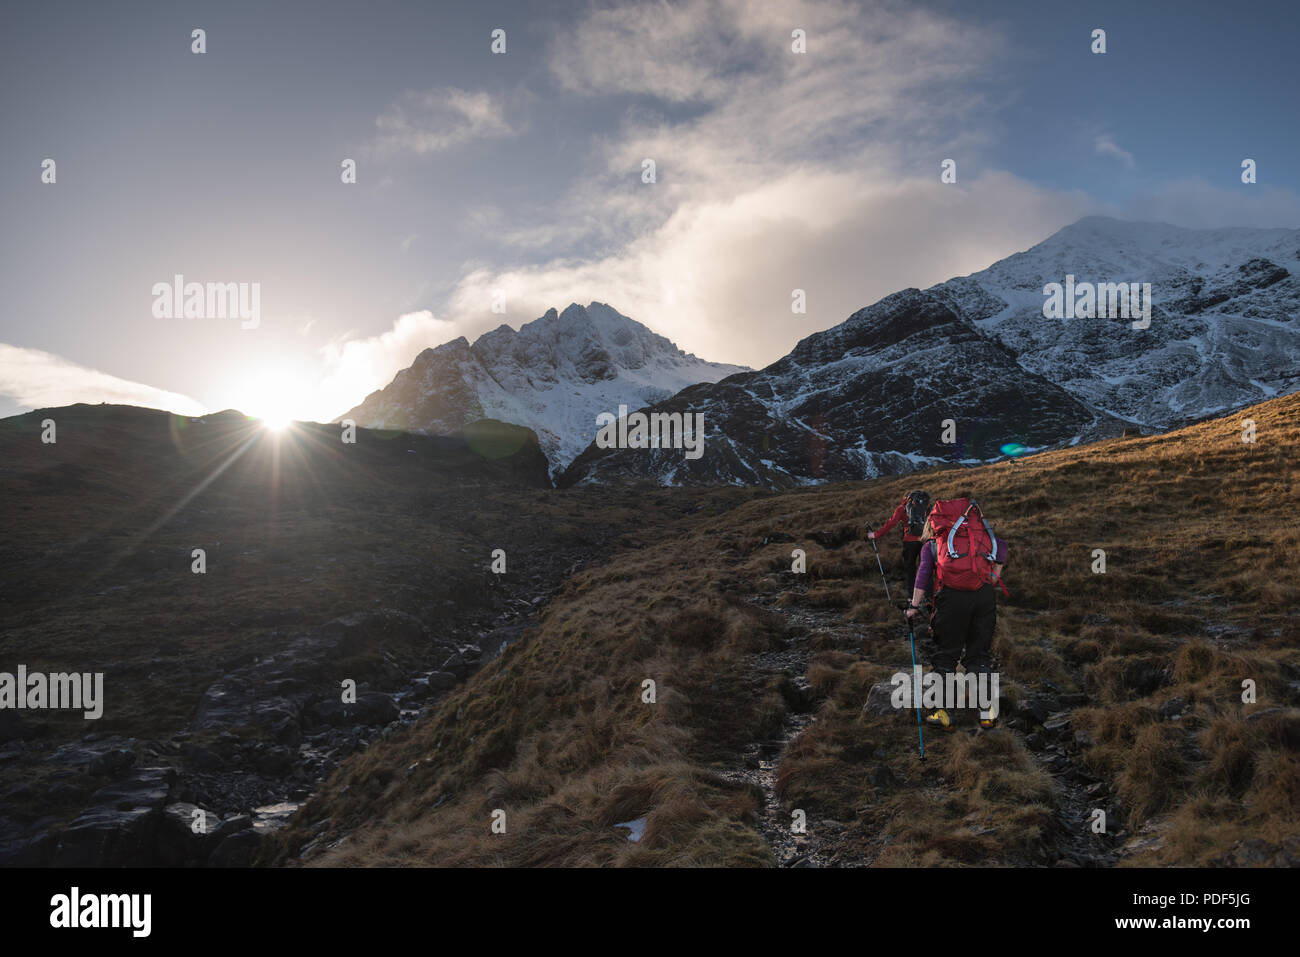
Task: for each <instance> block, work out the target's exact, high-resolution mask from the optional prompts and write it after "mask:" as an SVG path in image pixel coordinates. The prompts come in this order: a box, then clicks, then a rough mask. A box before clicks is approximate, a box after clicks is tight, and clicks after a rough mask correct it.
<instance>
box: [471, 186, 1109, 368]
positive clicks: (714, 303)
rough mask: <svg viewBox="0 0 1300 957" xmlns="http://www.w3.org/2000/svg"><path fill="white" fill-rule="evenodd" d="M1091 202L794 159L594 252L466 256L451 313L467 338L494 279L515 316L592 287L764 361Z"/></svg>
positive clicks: (707, 353)
mask: <svg viewBox="0 0 1300 957" xmlns="http://www.w3.org/2000/svg"><path fill="white" fill-rule="evenodd" d="M1096 211H1097V208H1096V206H1095V204H1093V203H1091V202H1090V201H1089V200H1088V199H1087V198H1086V197H1085V196H1084V195H1082V194H1081V193H1071V194H1058V193H1054V192H1052V191H1050V190H1044V189H1040V188H1038V187H1035V186H1033V185H1032V184H1029V183H1027V182H1025V181H1023V180H1020V179H1018V178H1016V177H1014V176H1011V175H1009V174H1006V173H986V174H983V175H981V176H979V177H978V178H976V179H975V180H974V181H973V182H971V183H968V184H965V185H953V186H944V185H941V184H940V183H939V180H938V175H937V172H936V175H935V177H934V178H933V179H932V180H931V179H919V178H917V179H911V180H905V181H903V182H891V181H888V180H878V181H871V182H867V181H864V180H863V179H862V178H861V177H860V176H855V175H852V174H847V173H834V172H824V171H823V172H817V171H806V170H796V171H792V172H791V173H789V174H788V175H787V176H785V177H783V178H781V179H779V180H777V181H774V182H772V183H770V184H767V185H765V186H762V187H758V188H755V189H753V190H751V191H749V192H747V193H746V194H744V195H743V196H738V197H734V198H730V199H726V200H718V201H708V200H704V199H701V200H696V201H691V202H688V203H685V204H683V205H682V206H681V207H680V208H679V209H678V210H677V211H676V212H675V213H674V214H673V216H672V217H671V218H670V219H669V221H668V222H667V223H665V224H664V226H663V227H662V228H660V229H658V230H655V231H654V232H652V233H650V234H648V235H647V236H645V237H643V238H642V239H640V240H637V241H636V242H634V243H632V244H630V245H629V246H628V247H627V248H626V249H624V250H621V251H619V252H618V253H615V254H613V255H610V256H608V257H605V258H602V259H596V260H591V261H574V260H557V261H554V262H551V263H547V264H542V265H538V266H533V267H526V268H521V269H513V270H507V271H503V272H495V271H493V270H490V269H485V268H480V269H476V270H474V271H473V272H471V273H469V274H468V275H467V276H465V277H464V278H463V280H462V281H461V283H460V285H459V286H458V287H457V289H456V291H455V293H454V295H453V298H452V301H451V303H450V307H449V309H450V312H449V314H450V315H452V316H455V317H456V319H457V321H456V325H457V328H459V329H461V330H462V331H463V332H464V333H465V334H467V335H470V336H471V338H472V336H473V335H474V334H476V333H477V332H482V331H485V330H486V329H488V328H491V327H492V326H495V325H498V324H499V323H500V320H501V318H502V317H500V316H494V315H491V314H490V312H489V309H490V304H491V301H492V300H491V292H492V290H493V289H495V288H501V289H503V290H505V292H506V302H507V304H508V307H509V315H508V316H507V317H506V318H507V319H508V320H509V322H510V324H511V325H514V326H518V325H519V324H520V323H522V322H526V321H529V320H531V319H534V318H536V317H537V316H539V315H541V314H542V312H543V311H545V309H547V308H548V307H550V306H555V307H557V308H563V307H564V305H566V304H567V303H569V302H571V301H575V300H576V301H579V302H583V303H585V302H588V301H590V300H593V299H595V300H599V301H602V302H608V303H610V304H612V305H614V306H615V307H616V308H618V309H619V310H620V311H621V312H624V313H625V314H627V315H629V316H631V317H632V318H634V319H637V320H639V321H641V322H644V323H646V324H647V325H648V326H650V327H651V328H652V329H654V330H655V331H657V332H659V333H661V334H663V335H666V336H668V337H669V338H671V339H673V340H674V341H675V342H677V344H678V345H679V346H681V347H682V348H684V349H686V350H687V351H691V352H696V353H697V354H699V355H701V356H702V357H704V358H706V359H713V360H717V361H726V362H736V363H742V364H746V365H752V366H762V365H766V364H768V363H769V362H772V361H774V360H776V359H777V358H779V357H781V356H782V355H784V354H785V353H786V352H788V351H789V350H790V348H791V347H792V346H793V345H794V343H795V342H796V341H798V340H799V339H801V338H803V337H804V336H806V335H809V334H810V333H813V332H816V331H818V330H821V329H825V328H828V327H830V326H832V325H835V324H837V323H839V322H841V321H843V320H844V319H845V318H847V317H848V316H849V315H850V314H851V313H853V312H854V311H856V310H857V309H860V308H861V307H863V306H866V305H869V304H871V303H872V302H875V301H876V300H877V299H880V298H881V297H883V296H886V295H888V294H890V293H893V292H897V291H898V290H899V289H903V288H906V287H907V286H909V285H911V286H919V287H925V286H929V285H932V284H933V283H936V282H942V281H944V280H946V279H950V278H952V277H953V276H959V275H965V274H967V273H970V272H975V271H977V270H979V269H983V268H984V267H986V266H988V265H989V264H990V263H992V262H994V261H995V260H997V259H1000V258H1002V257H1004V256H1008V255H1010V254H1011V253H1014V252H1017V251H1019V250H1022V249H1026V248H1028V247H1029V246H1031V245H1033V244H1034V243H1036V242H1039V241H1040V240H1042V239H1043V238H1045V237H1046V236H1048V235H1050V234H1051V233H1052V232H1055V231H1056V230H1057V229H1060V228H1061V227H1062V226H1065V225H1067V224H1068V223H1071V222H1073V221H1074V220H1076V219H1078V218H1079V217H1080V216H1083V215H1086V214H1088V213H1090V212H1096ZM796 288H798V289H803V290H805V292H806V293H807V297H808V314H807V315H795V314H792V313H791V312H790V300H791V291H792V290H793V289H796Z"/></svg>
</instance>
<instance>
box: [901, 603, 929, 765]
mask: <svg viewBox="0 0 1300 957" xmlns="http://www.w3.org/2000/svg"><path fill="white" fill-rule="evenodd" d="M906 607H910V606H906ZM906 614H907V613H906V612H904V617H906ZM907 637H908V640H909V641H910V642H911V643H912V681H913V682H914V684H915V685H920V682H919V681H917V680H916V632H915V631H914V630H913V629H912V619H911V618H908V619H907ZM913 691H914V692H915V695H914V696H915V697H916V699H917V700H916V737H917V738H918V739H919V740H920V742H921V760H922V761H924V760H925V732H924V731H923V730H922V726H921V700H920V699H921V696H920V691H921V689H920V687H914V688H913Z"/></svg>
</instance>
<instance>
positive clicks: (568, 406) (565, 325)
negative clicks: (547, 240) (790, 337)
mask: <svg viewBox="0 0 1300 957" xmlns="http://www.w3.org/2000/svg"><path fill="white" fill-rule="evenodd" d="M747 371H749V370H748V369H747V368H746V367H745V366H736V365H729V364H726V363H720V362H708V361H706V360H704V359H700V358H698V357H697V356H695V355H692V354H689V353H685V352H683V351H682V350H680V349H678V348H677V346H676V345H674V344H673V343H672V342H671V341H669V340H668V339H666V338H664V337H663V336H660V335H657V334H656V333H654V332H652V331H651V330H650V329H648V328H646V326H644V325H642V324H641V323H639V322H636V321H635V320H633V319H629V318H628V317H627V316H624V315H622V314H621V313H619V312H618V311H617V310H615V309H613V308H612V307H610V306H608V305H606V304H604V303H599V302H593V303H590V304H589V305H587V306H580V305H578V304H577V303H572V304H571V305H569V306H568V307H567V308H566V309H565V310H564V311H563V312H556V310H554V309H551V310H548V311H547V313H546V314H545V315H544V316H542V317H541V318H540V319H536V320H534V321H533V322H529V323H525V324H524V325H523V326H521V327H520V328H519V330H518V331H515V330H514V329H512V328H510V327H509V326H507V325H502V326H499V327H498V328H496V329H494V330H492V331H491V332H487V333H484V334H483V335H482V336H480V337H479V338H478V339H477V340H475V342H474V343H473V344H472V345H471V344H470V343H469V342H468V341H467V340H466V339H465V338H464V337H463V336H462V337H461V338H458V339H455V340H453V341H451V342H448V343H444V344H443V345H441V346H438V347H436V348H432V349H426V350H424V351H423V352H421V353H420V355H419V356H417V357H416V359H415V361H414V362H413V363H412V364H411V366H410V367H409V368H407V369H403V370H402V371H401V372H399V373H398V374H397V376H396V377H395V378H394V379H393V381H392V382H391V383H390V384H389V385H388V386H387V387H385V388H384V389H381V390H379V391H377V392H373V393H371V394H370V395H369V396H367V397H366V399H365V401H364V402H362V403H361V404H360V405H359V406H357V407H356V408H354V409H352V410H351V411H349V412H347V413H345V414H344V415H343V416H340V419H342V418H351V419H354V420H355V421H356V422H357V424H358V425H360V426H363V427H366V428H385V429H402V430H403V431H408V432H423V433H448V432H455V431H457V430H459V429H460V428H461V427H463V426H464V425H465V424H467V423H469V422H472V421H475V420H477V419H481V418H492V419H499V420H501V421H503V422H510V423H513V424H515V425H522V426H526V427H528V428H530V429H532V430H533V431H534V432H536V433H537V437H538V440H539V441H540V443H541V447H542V451H543V452H544V453H545V454H546V457H547V459H548V460H549V461H550V462H551V466H552V469H553V470H554V471H555V472H559V471H560V470H562V469H563V468H564V467H565V466H566V465H568V464H569V462H571V461H572V460H573V459H574V458H575V457H576V456H577V455H578V454H579V453H580V452H582V450H583V449H585V448H586V447H587V446H588V445H589V444H590V443H591V442H592V441H593V440H594V438H595V436H596V431H597V428H596V416H597V415H598V414H599V413H601V412H612V413H615V414H617V412H618V407H619V406H620V405H626V406H628V407H629V408H630V409H639V408H642V407H644V406H647V405H651V404H653V403H655V402H659V401H662V400H664V399H666V398H668V397H669V396H671V395H673V394H675V393H677V392H679V391H681V390H682V389H684V388H686V387H687V386H690V385H694V384H696V383H700V382H716V381H718V380H719V379H722V378H724V377H726V376H729V375H733V374H735V373H738V372H747Z"/></svg>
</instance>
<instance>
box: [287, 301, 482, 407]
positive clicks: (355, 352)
mask: <svg viewBox="0 0 1300 957" xmlns="http://www.w3.org/2000/svg"><path fill="white" fill-rule="evenodd" d="M458 335H461V333H460V332H459V331H457V327H456V324H455V323H452V322H448V321H447V320H445V319H435V318H434V315H433V313H432V312H430V311H429V310H427V309H422V310H420V311H419V312H409V313H406V314H405V315H403V316H400V317H399V318H398V319H397V321H396V322H394V323H393V327H392V328H391V329H389V330H388V331H386V332H383V333H381V334H379V335H377V336H370V337H368V338H364V339H350V338H347V337H346V336H342V337H339V338H337V339H335V340H333V341H331V342H329V343H326V344H325V345H324V346H322V347H321V350H320V355H321V359H322V363H323V367H324V371H323V374H322V377H321V381H320V385H319V387H318V388H317V390H316V397H315V400H314V401H313V405H314V406H315V408H316V409H317V410H319V411H318V415H319V416H320V418H322V419H327V418H333V417H335V416H338V415H341V414H342V413H343V412H345V411H347V410H348V409H350V408H352V407H353V406H355V405H358V404H359V403H360V402H361V400H362V399H364V398H365V397H366V396H367V395H369V394H370V393H371V392H373V391H375V390H376V389H382V388H383V387H384V386H386V385H388V383H389V382H391V381H392V379H393V376H395V375H396V374H397V373H398V372H400V371H401V370H402V369H405V368H406V367H407V366H409V365H410V364H411V361H412V360H413V359H414V358H415V357H416V356H417V355H418V354H419V353H420V352H421V351H423V350H424V349H427V348H429V347H430V346H436V345H441V344H442V343H444V342H447V341H449V340H451V339H454V338H456V337H457V336H458Z"/></svg>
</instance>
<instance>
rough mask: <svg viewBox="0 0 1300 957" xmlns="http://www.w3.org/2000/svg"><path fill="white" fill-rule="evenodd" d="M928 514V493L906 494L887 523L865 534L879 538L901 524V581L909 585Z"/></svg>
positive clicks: (868, 536) (914, 576)
mask: <svg viewBox="0 0 1300 957" xmlns="http://www.w3.org/2000/svg"><path fill="white" fill-rule="evenodd" d="M929 513H930V495H929V493H928V492H922V491H919V490H918V491H915V492H908V493H907V494H906V495H904V496H903V500H902V501H901V502H899V503H898V507H897V508H896V509H894V514H893V515H891V516H889V521H887V522H885V524H884V525H881V526H880V528H879V529H877V530H876V531H874V532H867V538H869V539H876V538H880V537H881V536H882V535H885V534H887V533H888V532H889V530H890V529H891V528H893V527H894V526H895V525H897V524H898V523H899V522H902V523H903V581H904V583H905V584H907V585H910V584H911V583H912V582H913V581H914V580H915V578H916V563H917V560H918V559H919V557H920V554H921V532H922V531H923V530H924V528H925V519H926V516H927V515H928V514H929Z"/></svg>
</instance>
